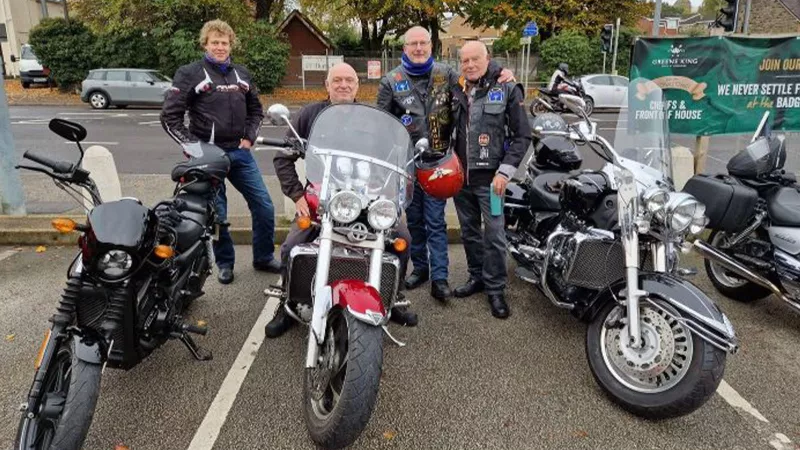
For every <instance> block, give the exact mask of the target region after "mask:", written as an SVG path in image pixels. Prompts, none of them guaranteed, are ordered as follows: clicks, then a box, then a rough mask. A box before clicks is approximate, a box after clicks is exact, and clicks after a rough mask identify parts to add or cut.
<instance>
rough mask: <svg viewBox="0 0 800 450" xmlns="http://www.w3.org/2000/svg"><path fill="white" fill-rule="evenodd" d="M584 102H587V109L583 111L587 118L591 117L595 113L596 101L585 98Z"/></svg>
mask: <svg viewBox="0 0 800 450" xmlns="http://www.w3.org/2000/svg"><path fill="white" fill-rule="evenodd" d="M583 101H584V102H586V107H585V108H584V109H583V110H584V112H586V115H587V116H591V115H592V112H593V111H594V99H593V98H592V97H584V98H583Z"/></svg>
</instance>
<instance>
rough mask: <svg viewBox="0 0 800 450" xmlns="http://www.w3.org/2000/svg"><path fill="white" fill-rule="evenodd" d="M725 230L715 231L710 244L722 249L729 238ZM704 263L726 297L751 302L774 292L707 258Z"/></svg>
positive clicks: (714, 283) (712, 280)
mask: <svg viewBox="0 0 800 450" xmlns="http://www.w3.org/2000/svg"><path fill="white" fill-rule="evenodd" d="M728 237H729V236H728V235H727V233H725V232H724V231H714V232H713V233H711V236H709V239H708V240H709V244H710V245H711V246H712V247H714V248H716V249H718V250H719V249H720V247H721V246H722V245H724V244H725V243H726V241H727V239H728ZM703 264H704V265H705V267H706V275H708V279H709V280H711V284H713V285H714V287H715V288H716V289H717V290H718V291H719V292H720V293H721V294H722V295H724V296H725V297H728V298H730V299H731V300H736V301H737V302H742V303H750V302H754V301H756V300H760V299H762V298H766V297H769V296H770V294H771V293H772V292H770V290H769V289H767V288H765V287H763V286H759V285H757V284H755V283H753V282H752V281H748V280H745V279H742V278H741V277H740V276H739V275H737V274H735V273H733V272H731V271H730V270H728V269H726V268H724V267H722V266H720V265H719V264H714V263H712V262H711V261H709V260H708V259H706V260H705V261H704V262H703Z"/></svg>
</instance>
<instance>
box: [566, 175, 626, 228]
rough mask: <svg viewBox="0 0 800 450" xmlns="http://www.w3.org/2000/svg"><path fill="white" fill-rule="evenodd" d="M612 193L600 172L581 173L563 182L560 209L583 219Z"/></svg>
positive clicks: (609, 185) (606, 180)
mask: <svg viewBox="0 0 800 450" xmlns="http://www.w3.org/2000/svg"><path fill="white" fill-rule="evenodd" d="M613 193H614V190H613V189H612V188H611V183H609V181H608V179H607V178H606V176H605V174H603V173H602V172H594V171H586V172H581V173H579V174H576V175H574V176H572V177H569V178H567V179H566V180H564V183H563V185H562V186H561V194H560V197H559V199H560V203H561V209H562V210H563V211H569V212H572V213H574V214H576V215H577V216H578V217H579V218H581V219H585V218H587V217H588V216H590V215H592V213H594V212H595V210H597V208H598V207H599V206H600V205H601V202H602V201H603V199H604V198H605V197H606V196H607V195H610V194H613Z"/></svg>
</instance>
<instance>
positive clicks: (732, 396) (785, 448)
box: [717, 380, 797, 450]
mask: <svg viewBox="0 0 800 450" xmlns="http://www.w3.org/2000/svg"><path fill="white" fill-rule="evenodd" d="M717 394H719V395H720V397H722V398H723V399H724V400H725V401H726V402H728V404H729V405H731V406H733V407H734V408H735V409H738V410H739V411H742V412H745V413H747V414H749V415H751V416H752V417H755V418H756V419H757V420H758V421H760V422H762V423H765V424H769V420H767V418H766V417H764V415H763V414H761V413H760V412H758V410H757V409H755V408H753V405H751V404H750V402H748V401H747V400H745V399H744V397H742V396H741V395H739V393H738V392H736V390H734V389H733V388H732V387H731V385H729V384H728V383H727V382H726V381H725V380H722V382H721V383H720V384H719V387H717ZM769 433H770V436H769V437H768V438H767V439H768V441H769V445H771V446H772V447H773V448H775V449H777V450H794V449H796V448H797V446H795V445H794V444H793V443H792V441H791V439H789V438H788V437H787V436H786V435H785V434H783V433H778V432H776V431H775V430H774V429H773V430H770V431H769Z"/></svg>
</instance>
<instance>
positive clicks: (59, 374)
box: [14, 341, 101, 450]
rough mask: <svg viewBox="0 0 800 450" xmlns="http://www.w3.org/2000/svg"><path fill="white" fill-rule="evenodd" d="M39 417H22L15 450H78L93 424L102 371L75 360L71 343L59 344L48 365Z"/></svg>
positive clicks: (94, 365) (63, 342)
mask: <svg viewBox="0 0 800 450" xmlns="http://www.w3.org/2000/svg"><path fill="white" fill-rule="evenodd" d="M40 370H47V372H46V374H45V378H44V384H43V388H42V392H43V394H42V396H43V398H42V402H41V407H40V408H39V412H38V415H36V416H34V417H33V418H29V417H25V416H23V417H22V420H20V423H19V429H18V431H17V440H16V444H15V445H14V449H15V450H40V449H41V450H48V449H49V450H55V449H58V450H73V449H74V450H78V449H80V448H82V446H83V441H84V439H86V434H87V433H88V432H89V426H90V425H91V423H92V416H93V415H94V408H95V405H96V404H97V397H98V395H99V394H100V371H101V367H100V366H99V365H96V364H88V363H86V362H83V361H81V360H79V359H78V358H77V357H76V356H75V349H74V348H73V344H72V342H65V341H62V342H61V345H60V347H59V349H58V351H57V352H56V355H55V356H54V357H53V359H52V360H51V361H50V365H49V367H47V368H46V369H45V368H44V367H42V368H41V369H40Z"/></svg>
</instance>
